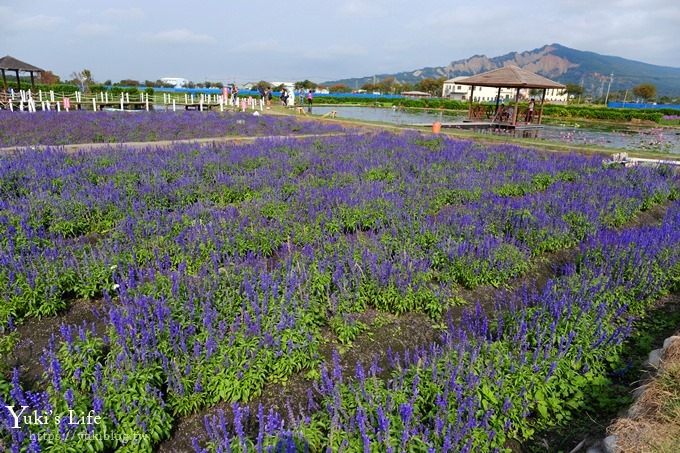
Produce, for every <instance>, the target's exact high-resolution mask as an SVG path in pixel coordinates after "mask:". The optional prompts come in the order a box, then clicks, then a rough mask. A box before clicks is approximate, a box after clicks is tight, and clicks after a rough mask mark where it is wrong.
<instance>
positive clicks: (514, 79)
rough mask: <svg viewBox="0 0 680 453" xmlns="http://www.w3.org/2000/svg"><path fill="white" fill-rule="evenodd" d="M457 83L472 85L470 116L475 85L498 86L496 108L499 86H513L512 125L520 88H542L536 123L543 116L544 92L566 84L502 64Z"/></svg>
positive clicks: (514, 121) (514, 119) (561, 87)
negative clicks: (502, 65) (514, 90)
mask: <svg viewBox="0 0 680 453" xmlns="http://www.w3.org/2000/svg"><path fill="white" fill-rule="evenodd" d="M456 83H457V84H460V85H470V86H472V89H471V92H470V117H471V118H472V103H473V99H474V92H475V87H477V86H483V87H494V88H498V93H499V96H497V99H496V109H498V103H499V102H500V100H499V98H500V91H501V88H515V89H516V90H517V91H516V94H515V106H514V109H513V112H512V118H510V122H511V125H512V126H516V125H517V111H518V104H519V92H520V90H521V89H542V90H543V94H542V96H541V104H540V111H539V114H538V118H537V121H538V124H541V119H542V117H543V103H544V102H545V92H546V90H549V89H565V88H566V86H565V85H562V84H561V83H558V82H554V81H552V80H550V79H546V78H545V77H542V76H540V75H538V74H534V73H533V72H530V71H527V70H525V69H522V68H519V67H517V66H504V67H502V68H498V69H493V70H491V71H488V72H484V73H482V74H477V75H474V76H471V77H467V78H464V79H459V80H456Z"/></svg>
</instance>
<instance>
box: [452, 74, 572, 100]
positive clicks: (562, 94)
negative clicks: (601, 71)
mask: <svg viewBox="0 0 680 453" xmlns="http://www.w3.org/2000/svg"><path fill="white" fill-rule="evenodd" d="M466 78H467V77H464V76H461V77H454V78H453V79H449V80H447V81H445V82H444V86H443V87H442V97H445V98H449V99H456V100H459V101H469V100H470V93H471V92H472V86H470V85H460V84H457V83H456V81H457V80H461V79H466ZM515 94H516V90H515V88H501V91H500V98H501V101H504V102H506V103H508V102H512V101H514V100H515ZM498 95H499V93H498V87H483V86H476V87H475V92H474V99H473V101H474V102H495V101H496V96H498ZM519 97H520V100H528V99H529V98H530V97H532V96H531V95H530V93H529V90H526V89H521V90H520V91H519ZM533 97H535V98H536V99H540V98H541V95H540V94H539V95H537V96H533ZM545 101H546V102H555V103H565V104H566V102H567V91H566V90H562V89H548V90H546V91H545Z"/></svg>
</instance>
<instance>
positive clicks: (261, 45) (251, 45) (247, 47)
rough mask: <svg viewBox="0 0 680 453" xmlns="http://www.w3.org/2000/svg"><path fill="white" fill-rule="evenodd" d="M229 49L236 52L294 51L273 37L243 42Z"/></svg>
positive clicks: (280, 52) (274, 52)
mask: <svg viewBox="0 0 680 453" xmlns="http://www.w3.org/2000/svg"><path fill="white" fill-rule="evenodd" d="M229 51H230V52H234V53H249V52H266V53H267V54H270V55H271V54H277V55H280V54H282V53H286V52H292V50H287V49H286V47H285V46H283V45H282V44H281V43H280V42H278V41H276V40H273V39H266V40H261V41H246V42H242V43H239V44H236V45H234V46H230V47H229Z"/></svg>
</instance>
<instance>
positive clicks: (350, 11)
mask: <svg viewBox="0 0 680 453" xmlns="http://www.w3.org/2000/svg"><path fill="white" fill-rule="evenodd" d="M339 11H340V12H341V13H342V14H347V15H348V16H360V17H367V18H368V17H377V16H381V15H383V14H384V9H383V8H381V7H380V5H378V4H377V3H376V2H367V1H363V0H349V1H347V2H344V3H342V4H341V5H340V7H339Z"/></svg>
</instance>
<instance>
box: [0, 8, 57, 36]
mask: <svg viewBox="0 0 680 453" xmlns="http://www.w3.org/2000/svg"><path fill="white" fill-rule="evenodd" d="M0 17H2V21H0V31H2V30H11V31H26V30H34V31H45V30H53V29H54V28H55V27H57V26H58V25H60V24H62V23H64V22H65V20H64V18H63V17H59V16H48V15H45V14H33V15H31V14H20V13H16V12H14V10H13V9H12V8H9V7H6V6H0Z"/></svg>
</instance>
